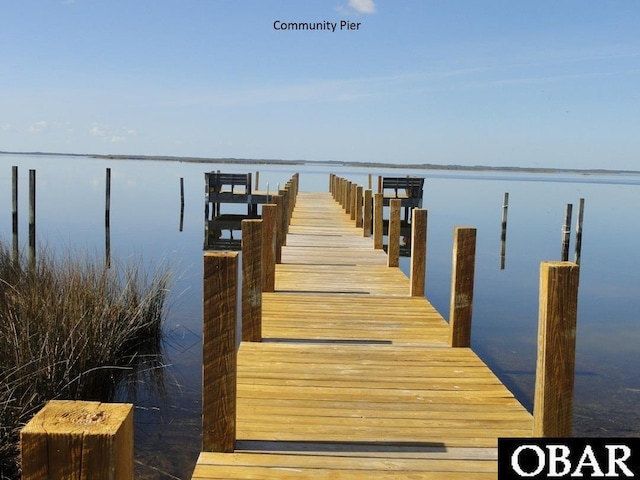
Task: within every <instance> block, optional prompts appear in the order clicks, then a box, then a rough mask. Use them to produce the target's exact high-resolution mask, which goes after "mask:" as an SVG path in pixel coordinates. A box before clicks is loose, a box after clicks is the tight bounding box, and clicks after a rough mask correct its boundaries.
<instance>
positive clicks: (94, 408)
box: [20, 400, 133, 480]
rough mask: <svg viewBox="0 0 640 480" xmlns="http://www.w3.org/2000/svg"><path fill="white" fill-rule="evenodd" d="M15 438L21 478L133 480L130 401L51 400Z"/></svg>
mask: <svg viewBox="0 0 640 480" xmlns="http://www.w3.org/2000/svg"><path fill="white" fill-rule="evenodd" d="M20 444H21V456H22V479H23V480H63V479H69V478H74V479H79V480H89V479H91V480H113V479H118V480H119V479H122V480H132V479H133V405H131V404H116V403H100V402H79V401H66V400H53V401H51V402H49V403H47V404H46V405H45V407H44V408H43V409H42V410H40V411H39V412H38V413H37V414H36V415H35V416H34V417H33V418H32V419H31V421H30V422H29V423H28V424H27V425H26V426H25V427H24V428H23V429H22V431H21V432H20Z"/></svg>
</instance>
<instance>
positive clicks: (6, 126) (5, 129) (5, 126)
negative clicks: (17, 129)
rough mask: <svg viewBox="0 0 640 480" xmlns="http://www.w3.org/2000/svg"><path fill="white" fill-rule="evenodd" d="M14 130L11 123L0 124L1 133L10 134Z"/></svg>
mask: <svg viewBox="0 0 640 480" xmlns="http://www.w3.org/2000/svg"><path fill="white" fill-rule="evenodd" d="M12 129H13V127H12V126H11V124H10V123H0V132H9V131H11V130H12Z"/></svg>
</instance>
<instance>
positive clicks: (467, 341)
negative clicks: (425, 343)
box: [449, 227, 476, 347]
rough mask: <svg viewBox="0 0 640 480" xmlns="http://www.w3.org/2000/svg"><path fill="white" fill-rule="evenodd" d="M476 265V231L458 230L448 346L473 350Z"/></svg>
mask: <svg viewBox="0 0 640 480" xmlns="http://www.w3.org/2000/svg"><path fill="white" fill-rule="evenodd" d="M475 263H476V229H475V228H472V227H456V228H455V230H454V233H453V267H452V273H451V302H450V304H449V344H450V345H451V346H452V347H470V346H471V316H472V311H473V280H474V273H475Z"/></svg>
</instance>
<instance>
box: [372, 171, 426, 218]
mask: <svg viewBox="0 0 640 480" xmlns="http://www.w3.org/2000/svg"><path fill="white" fill-rule="evenodd" d="M423 188H424V178H423V177H378V193H382V194H383V195H384V197H383V199H384V200H383V202H384V205H385V206H388V205H389V202H390V200H391V199H392V198H399V199H401V200H402V206H403V207H404V217H405V220H406V221H410V220H411V210H412V209H414V208H422V194H423ZM385 190H393V194H385Z"/></svg>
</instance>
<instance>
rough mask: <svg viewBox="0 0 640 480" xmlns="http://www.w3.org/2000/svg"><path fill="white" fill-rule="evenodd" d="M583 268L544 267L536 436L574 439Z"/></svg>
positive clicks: (549, 264) (559, 264)
mask: <svg viewBox="0 0 640 480" xmlns="http://www.w3.org/2000/svg"><path fill="white" fill-rule="evenodd" d="M578 280H579V267H578V265H576V264H575V263H570V262H543V263H542V264H541V265H540V310H539V324H538V360H537V367H536V387H535V398H534V407H533V436H534V437H570V436H571V433H572V421H573V391H574V374H575V348H576V324H577V312H578Z"/></svg>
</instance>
